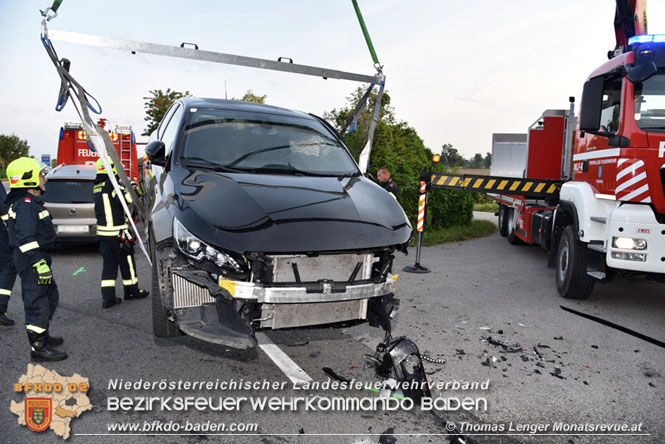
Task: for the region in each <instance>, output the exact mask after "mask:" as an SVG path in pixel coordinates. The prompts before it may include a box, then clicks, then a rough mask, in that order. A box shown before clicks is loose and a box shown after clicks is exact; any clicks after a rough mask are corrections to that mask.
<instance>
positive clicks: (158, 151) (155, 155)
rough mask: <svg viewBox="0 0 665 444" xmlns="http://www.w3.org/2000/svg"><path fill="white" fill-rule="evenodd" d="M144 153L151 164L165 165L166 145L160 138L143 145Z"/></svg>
mask: <svg viewBox="0 0 665 444" xmlns="http://www.w3.org/2000/svg"><path fill="white" fill-rule="evenodd" d="M145 153H146V154H147V155H148V159H149V160H150V162H152V164H153V165H158V166H162V167H163V166H166V156H165V153H166V145H164V142H162V141H161V140H153V141H152V142H150V143H149V144H148V146H146V147H145Z"/></svg>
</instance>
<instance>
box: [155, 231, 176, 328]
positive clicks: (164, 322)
mask: <svg viewBox="0 0 665 444" xmlns="http://www.w3.org/2000/svg"><path fill="white" fill-rule="evenodd" d="M150 234H151V236H150V246H151V248H150V251H151V253H152V254H151V255H150V256H151V261H152V292H151V295H152V333H153V334H154V335H155V336H156V337H158V338H174V337H176V336H182V335H183V333H182V332H181V331H180V329H179V328H178V326H177V325H176V323H175V322H171V321H169V319H168V317H167V316H166V311H165V310H164V306H163V305H162V298H161V296H160V292H159V274H158V271H157V257H156V253H155V244H154V240H153V236H152V233H150Z"/></svg>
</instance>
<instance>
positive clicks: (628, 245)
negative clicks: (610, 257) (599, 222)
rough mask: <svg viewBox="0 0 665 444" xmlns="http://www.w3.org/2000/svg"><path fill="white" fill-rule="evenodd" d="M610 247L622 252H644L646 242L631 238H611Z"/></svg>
mask: <svg viewBox="0 0 665 444" xmlns="http://www.w3.org/2000/svg"><path fill="white" fill-rule="evenodd" d="M612 246H613V247H614V248H621V249H622V250H645V249H646V248H647V241H645V240H644V239H633V238H632V237H613V238H612Z"/></svg>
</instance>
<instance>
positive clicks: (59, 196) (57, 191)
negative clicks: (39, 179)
mask: <svg viewBox="0 0 665 444" xmlns="http://www.w3.org/2000/svg"><path fill="white" fill-rule="evenodd" d="M45 187H46V191H45V192H44V194H43V195H42V199H43V200H44V202H47V203H68V204H74V203H91V202H92V187H93V181H92V180H57V179H50V180H49V181H48V182H46V185H45Z"/></svg>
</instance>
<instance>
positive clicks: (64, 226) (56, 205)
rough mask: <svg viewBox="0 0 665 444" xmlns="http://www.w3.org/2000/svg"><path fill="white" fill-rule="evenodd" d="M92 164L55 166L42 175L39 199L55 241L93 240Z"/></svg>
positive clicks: (94, 239) (94, 238) (94, 223)
mask: <svg viewBox="0 0 665 444" xmlns="http://www.w3.org/2000/svg"><path fill="white" fill-rule="evenodd" d="M96 174H97V171H96V168H95V165H59V166H57V167H55V168H54V169H53V170H52V171H51V172H49V173H48V174H47V175H46V179H47V182H46V191H45V192H44V194H43V196H42V198H43V199H44V205H45V206H46V209H47V210H48V212H49V213H50V214H51V217H52V218H53V225H54V226H55V232H56V234H57V236H58V237H57V241H58V242H63V241H64V242H82V241H96V240H97V236H96V234H95V228H96V224H97V221H96V219H95V204H94V203H93V202H92V187H93V182H94V180H95V175H96Z"/></svg>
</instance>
